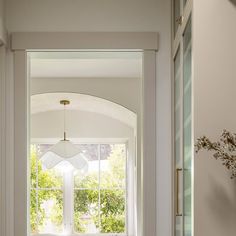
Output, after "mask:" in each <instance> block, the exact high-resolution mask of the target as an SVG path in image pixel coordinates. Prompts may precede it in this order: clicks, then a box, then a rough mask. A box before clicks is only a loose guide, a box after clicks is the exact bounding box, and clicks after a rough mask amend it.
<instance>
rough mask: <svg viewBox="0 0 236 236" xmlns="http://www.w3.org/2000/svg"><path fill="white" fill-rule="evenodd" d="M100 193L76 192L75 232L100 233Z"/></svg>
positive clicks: (92, 191)
mask: <svg viewBox="0 0 236 236" xmlns="http://www.w3.org/2000/svg"><path fill="white" fill-rule="evenodd" d="M98 204H99V192H98V191H94V190H89V189H87V190H75V191H74V230H75V232H77V233H94V234H95V233H98V232H99V207H98Z"/></svg>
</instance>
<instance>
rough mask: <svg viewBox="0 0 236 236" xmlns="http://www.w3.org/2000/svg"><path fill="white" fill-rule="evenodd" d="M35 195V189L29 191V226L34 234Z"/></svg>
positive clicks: (35, 217)
mask: <svg viewBox="0 0 236 236" xmlns="http://www.w3.org/2000/svg"><path fill="white" fill-rule="evenodd" d="M37 221H38V220H37V196H36V190H31V191H30V228H31V234H36V233H37V232H38V224H37Z"/></svg>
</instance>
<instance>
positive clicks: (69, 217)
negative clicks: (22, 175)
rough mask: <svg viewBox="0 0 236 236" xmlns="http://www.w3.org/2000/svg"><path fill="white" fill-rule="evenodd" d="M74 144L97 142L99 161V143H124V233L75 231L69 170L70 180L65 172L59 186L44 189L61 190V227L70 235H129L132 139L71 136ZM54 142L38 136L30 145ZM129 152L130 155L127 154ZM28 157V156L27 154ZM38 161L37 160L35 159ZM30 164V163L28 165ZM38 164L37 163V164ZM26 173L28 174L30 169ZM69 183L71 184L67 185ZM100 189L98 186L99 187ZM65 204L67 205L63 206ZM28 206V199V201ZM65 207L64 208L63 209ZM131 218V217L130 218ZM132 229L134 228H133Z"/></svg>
mask: <svg viewBox="0 0 236 236" xmlns="http://www.w3.org/2000/svg"><path fill="white" fill-rule="evenodd" d="M70 140H71V141H72V142H73V143H74V144H76V145H79V144H97V145H98V156H99V161H100V153H101V145H103V144H110V145H112V144H124V145H125V150H126V166H125V188H124V190H125V215H126V216H125V233H94V234H93V233H77V232H76V231H75V228H74V227H75V226H74V191H75V187H74V178H73V173H72V172H70V175H71V176H70V180H69V178H66V177H65V176H66V173H63V183H62V186H61V188H53V187H52V188H46V190H55V189H56V190H62V194H63V222H62V224H63V225H64V226H63V229H64V228H66V227H69V228H70V230H71V232H70V233H69V234H68V235H70V236H95V235H96V236H128V235H130V233H129V225H130V223H131V222H134V210H133V209H132V206H131V207H129V205H128V202H134V201H135V198H136V196H135V195H136V190H135V189H132V187H133V186H131V184H130V181H135V171H134V168H135V166H134V164H135V159H136V157H135V153H132V152H131V153H130V150H131V149H130V148H129V147H130V145H131V142H132V140H130V139H129V138H106V139H104V138H96V139H93V138H92V139H91V138H89V139H82V138H71V139H70ZM56 142H58V139H54V138H40V139H36V138H33V139H31V145H40V144H55V143H56ZM129 153H130V155H129ZM29 157H30V156H29ZM130 158H131V159H132V162H131V163H133V166H131V167H130V164H128V163H129V159H130ZM28 161H29V162H30V158H29V159H28ZM37 161H38V160H37ZM29 166H30V165H29ZM37 166H38V164H37ZM130 168H131V169H133V171H131V172H132V173H131V178H132V180H131V178H128V176H129V175H128V170H129V169H130ZM99 173H100V168H99ZM28 175H30V170H29V173H28ZM99 184H100V180H99ZM69 185H71V186H69ZM31 189H35V190H36V191H37V190H38V189H41V188H38V186H37V187H36V188H32V187H31V184H30V181H29V184H28V191H29V192H30V191H31ZM118 189H123V188H118ZM99 191H100V188H99ZM130 191H132V194H129V193H130ZM69 192H70V194H69V196H66V193H69ZM65 204H66V205H67V206H68V205H69V207H68V208H65ZM28 207H30V201H28ZM65 209H66V210H65ZM130 209H132V210H130ZM130 218H132V219H130ZM29 221H30V219H29ZM133 231H134V229H133ZM64 233H65V232H62V233H55V234H51V233H50V234H47V233H46V234H45V233H37V234H31V233H30V235H32V236H60V235H64Z"/></svg>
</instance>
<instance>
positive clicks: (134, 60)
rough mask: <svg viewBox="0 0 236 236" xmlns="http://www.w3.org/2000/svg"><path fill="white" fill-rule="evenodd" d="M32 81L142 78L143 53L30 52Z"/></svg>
mask: <svg viewBox="0 0 236 236" xmlns="http://www.w3.org/2000/svg"><path fill="white" fill-rule="evenodd" d="M30 76H31V78H44V77H45V78H67V77H68V78H71V77H72V78H75V77H77V78H141V76H142V54H141V53H140V52H31V53H30Z"/></svg>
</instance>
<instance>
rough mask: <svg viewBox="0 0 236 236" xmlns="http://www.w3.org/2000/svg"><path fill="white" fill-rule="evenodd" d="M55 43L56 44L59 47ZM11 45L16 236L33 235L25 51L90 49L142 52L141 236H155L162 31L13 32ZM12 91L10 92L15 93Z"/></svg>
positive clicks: (140, 122) (139, 216) (139, 208)
mask: <svg viewBox="0 0 236 236" xmlns="http://www.w3.org/2000/svg"><path fill="white" fill-rule="evenodd" d="M137 35H138V36H139V37H137ZM59 36H60V37H59ZM108 39H109V40H108ZM55 42H57V43H56V44H55ZM108 42H109V43H108ZM11 45H12V50H13V51H14V63H13V64H14V95H15V96H14V166H15V169H14V182H15V184H14V191H15V192H16V193H17V194H15V196H14V214H13V215H14V219H11V222H14V227H13V228H14V229H13V230H14V235H15V236H26V235H29V227H28V225H27V217H28V210H27V201H28V200H27V196H28V193H27V169H28V166H27V156H28V153H27V146H28V143H29V140H28V137H29V135H28V132H29V129H28V124H29V117H28V111H29V109H28V107H29V100H28V99H29V96H28V81H27V75H28V72H27V68H28V67H27V51H28V50H56V51H60V50H72V51H74V50H88V49H90V50H93V51H95V50H101V49H103V50H112V51H118V50H121V49H122V50H123V51H130V50H138V51H141V52H143V78H142V79H143V80H142V81H143V88H142V112H141V114H138V134H137V137H138V141H137V153H138V159H137V183H136V185H137V187H138V194H137V196H138V199H137V201H138V204H137V207H138V208H137V213H136V215H137V220H138V222H137V235H138V236H156V223H157V222H156V52H157V50H158V33H150V32H141V33H140V32H139V33H138V34H137V33H128V34H127V33H122V32H120V33H112V32H111V33H92V34H88V33H79V34H78V33H43V32H42V33H14V34H13V35H12V44H11ZM9 92H10V93H12V90H11V91H9ZM11 134H12V133H11ZM11 134H10V135H11Z"/></svg>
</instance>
